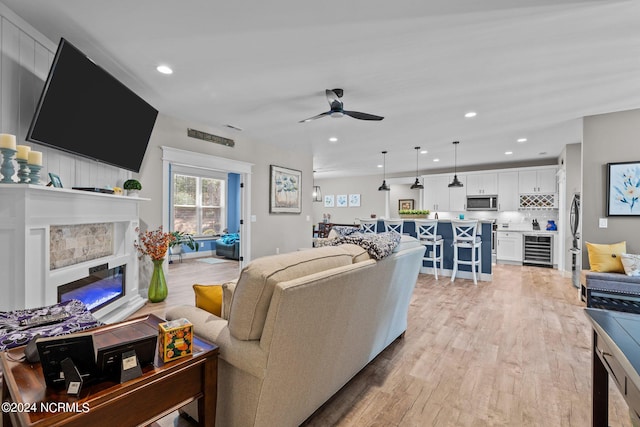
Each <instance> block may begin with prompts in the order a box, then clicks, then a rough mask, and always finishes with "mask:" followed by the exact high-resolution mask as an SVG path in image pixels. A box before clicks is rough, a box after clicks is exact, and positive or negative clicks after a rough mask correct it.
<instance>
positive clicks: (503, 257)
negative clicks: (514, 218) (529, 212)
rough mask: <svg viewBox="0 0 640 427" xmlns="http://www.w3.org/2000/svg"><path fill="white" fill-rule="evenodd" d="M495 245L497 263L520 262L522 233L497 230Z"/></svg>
mask: <svg viewBox="0 0 640 427" xmlns="http://www.w3.org/2000/svg"><path fill="white" fill-rule="evenodd" d="M496 244H497V247H496V260H497V261H512V262H522V233H520V232H517V231H500V230H498V231H497V233H496Z"/></svg>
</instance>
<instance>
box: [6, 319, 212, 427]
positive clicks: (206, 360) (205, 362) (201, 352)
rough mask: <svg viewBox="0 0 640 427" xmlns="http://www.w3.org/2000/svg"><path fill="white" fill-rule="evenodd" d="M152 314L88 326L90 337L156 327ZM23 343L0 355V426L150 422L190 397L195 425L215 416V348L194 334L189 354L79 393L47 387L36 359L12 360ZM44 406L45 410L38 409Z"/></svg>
mask: <svg viewBox="0 0 640 427" xmlns="http://www.w3.org/2000/svg"><path fill="white" fill-rule="evenodd" d="M163 321H164V320H163V319H160V318H159V317H157V316H154V315H148V316H143V317H138V318H135V319H131V320H128V321H125V322H121V323H117V324H113V325H108V326H103V327H100V328H97V329H93V330H91V332H93V333H94V337H95V338H94V339H95V340H100V339H102V340H105V339H106V338H105V337H107V336H109V337H111V336H113V335H115V334H119V335H120V334H121V335H123V336H126V335H127V334H128V333H129V332H131V331H135V330H137V331H141V330H150V329H153V330H155V331H157V330H158V324H159V323H161V322H163ZM23 352H24V347H16V348H14V349H11V350H8V351H6V352H2V353H0V364H1V367H2V371H3V373H4V378H3V381H2V383H3V385H2V404H3V406H2V421H3V427H8V426H11V425H16V426H54V425H55V426H105V427H114V426H116V425H117V426H134V425H140V424H143V425H144V424H150V423H152V422H154V421H156V420H158V419H159V418H162V417H164V416H166V415H167V414H169V413H171V412H173V411H175V410H177V409H178V408H180V407H182V406H184V405H186V404H188V403H190V402H192V401H194V400H196V399H198V398H199V399H200V400H199V401H198V417H199V419H200V424H201V425H204V426H213V425H214V423H215V418H216V397H217V396H216V393H217V372H218V347H217V346H216V345H215V344H211V343H208V342H206V341H203V340H201V339H199V338H197V337H195V336H194V340H193V354H192V355H191V356H187V357H183V358H181V359H177V360H175V361H172V362H168V363H164V362H162V359H160V358H159V356H158V355H157V354H156V358H155V361H154V365H153V366H151V365H149V366H145V367H143V369H142V373H143V374H142V376H141V377H138V378H136V379H133V380H131V381H127V382H125V383H123V384H119V383H116V382H113V381H104V382H100V383H97V384H93V385H87V386H85V387H83V388H82V391H81V393H80V395H79V396H69V395H67V393H66V391H65V390H54V389H51V388H47V387H46V384H45V381H44V376H43V374H42V367H41V366H40V364H39V363H28V362H20V361H18V360H19V359H20V358H22V355H23ZM43 409H45V411H43Z"/></svg>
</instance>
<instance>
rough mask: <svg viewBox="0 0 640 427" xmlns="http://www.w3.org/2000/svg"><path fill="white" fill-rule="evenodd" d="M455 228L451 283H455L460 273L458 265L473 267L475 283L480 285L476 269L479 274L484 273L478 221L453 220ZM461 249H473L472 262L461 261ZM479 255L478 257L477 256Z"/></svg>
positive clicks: (452, 223)
mask: <svg viewBox="0 0 640 427" xmlns="http://www.w3.org/2000/svg"><path fill="white" fill-rule="evenodd" d="M451 227H452V228H453V274H452V275H451V281H452V282H453V281H454V280H455V278H456V273H457V272H458V265H460V264H465V265H470V266H471V273H472V274H473V283H474V284H475V285H477V284H478V279H477V277H476V267H477V268H478V274H480V273H482V263H481V261H482V239H481V238H480V236H478V235H477V232H478V221H477V220H475V219H471V220H454V219H452V220H451ZM460 249H471V260H470V261H463V260H460V259H459V251H460ZM476 255H477V256H476Z"/></svg>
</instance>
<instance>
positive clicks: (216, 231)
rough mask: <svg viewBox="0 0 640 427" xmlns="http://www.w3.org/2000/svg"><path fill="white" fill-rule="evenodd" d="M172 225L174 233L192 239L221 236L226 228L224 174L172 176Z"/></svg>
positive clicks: (183, 174) (180, 172)
mask: <svg viewBox="0 0 640 427" xmlns="http://www.w3.org/2000/svg"><path fill="white" fill-rule="evenodd" d="M172 178H173V180H172V182H173V185H172V200H173V203H172V223H173V230H174V231H182V232H184V233H189V234H193V235H194V236H215V235H220V234H222V233H223V231H224V230H225V229H226V228H227V222H226V208H225V205H226V188H227V180H226V176H225V175H224V174H218V173H215V172H211V173H206V172H205V171H203V172H202V173H201V174H196V173H193V172H183V171H180V170H179V169H178V170H177V171H176V172H174V173H173V175H172Z"/></svg>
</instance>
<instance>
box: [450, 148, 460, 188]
mask: <svg viewBox="0 0 640 427" xmlns="http://www.w3.org/2000/svg"><path fill="white" fill-rule="evenodd" d="M458 144H460V141H453V146H454V147H455V160H454V163H453V181H451V184H449V188H451V187H464V185H463V184H462V183H461V182H460V181H459V180H458V173H457V172H458Z"/></svg>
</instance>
